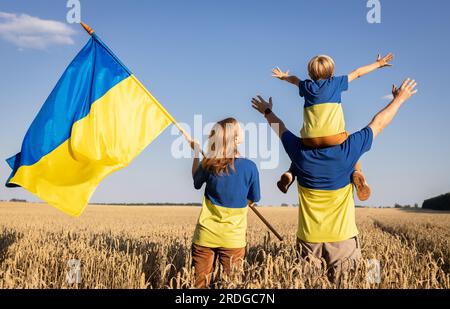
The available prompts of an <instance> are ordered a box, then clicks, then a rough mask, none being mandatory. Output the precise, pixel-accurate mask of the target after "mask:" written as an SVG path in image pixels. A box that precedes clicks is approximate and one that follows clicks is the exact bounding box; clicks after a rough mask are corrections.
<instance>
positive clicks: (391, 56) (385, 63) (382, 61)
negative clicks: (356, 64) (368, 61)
mask: <svg viewBox="0 0 450 309" xmlns="http://www.w3.org/2000/svg"><path fill="white" fill-rule="evenodd" d="M392 59H394V54H393V53H389V54H387V55H386V56H384V57H383V58H381V55H380V54H378V57H377V63H378V65H379V66H380V68H383V67H391V66H392V64H390V63H389V62H391V61H392Z"/></svg>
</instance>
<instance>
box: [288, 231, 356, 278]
mask: <svg viewBox="0 0 450 309" xmlns="http://www.w3.org/2000/svg"><path fill="white" fill-rule="evenodd" d="M297 250H298V251H299V252H300V255H301V256H302V257H303V258H308V259H310V260H311V261H312V262H313V263H315V264H316V265H318V266H321V264H322V262H321V259H323V260H325V262H326V264H327V265H326V267H327V270H328V273H327V275H328V278H329V279H330V281H333V282H335V283H337V281H338V280H339V278H340V275H341V274H343V273H345V272H349V271H352V270H355V269H356V267H357V266H358V263H359V261H360V259H361V244H360V240H359V238H358V236H355V237H352V238H350V239H347V240H344V241H337V242H323V243H310V242H306V241H303V240H300V239H297Z"/></svg>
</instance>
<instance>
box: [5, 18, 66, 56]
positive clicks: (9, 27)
mask: <svg viewBox="0 0 450 309" xmlns="http://www.w3.org/2000/svg"><path fill="white" fill-rule="evenodd" d="M74 34H75V31H74V30H72V28H70V27H69V26H68V25H67V24H65V23H62V22H59V21H55V20H48V19H40V18H39V17H34V16H30V15H26V14H20V15H18V14H12V13H5V12H0V37H1V38H2V39H4V40H6V41H8V42H11V43H13V44H15V45H16V46H17V47H19V50H22V49H24V48H34V49H46V48H47V47H48V46H50V45H71V44H73V43H74V41H73V39H72V36H73V35H74Z"/></svg>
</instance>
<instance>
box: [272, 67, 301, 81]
mask: <svg viewBox="0 0 450 309" xmlns="http://www.w3.org/2000/svg"><path fill="white" fill-rule="evenodd" d="M272 76H273V77H276V78H278V79H281V80H285V81H287V82H288V83H291V84H294V85H296V86H299V85H300V79H299V78H298V77H297V76H294V75H292V76H290V75H289V71H286V72H283V71H281V70H280V68H279V67H276V68H275V69H273V70H272Z"/></svg>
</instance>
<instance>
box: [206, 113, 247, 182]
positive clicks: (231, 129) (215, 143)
mask: <svg viewBox="0 0 450 309" xmlns="http://www.w3.org/2000/svg"><path fill="white" fill-rule="evenodd" d="M238 134H239V122H237V120H236V119H234V118H226V119H224V120H222V121H219V122H218V123H216V124H215V125H214V126H213V128H212V130H211V132H210V134H209V138H208V148H207V152H206V155H205V158H204V159H203V161H202V167H203V169H204V170H206V171H209V172H212V173H214V174H216V175H222V174H223V173H224V172H225V173H226V174H227V175H228V174H229V167H230V166H231V169H232V170H233V171H234V170H235V169H234V159H235V158H236V157H237V156H239V152H238V149H237V143H236V138H237V136H238Z"/></svg>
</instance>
